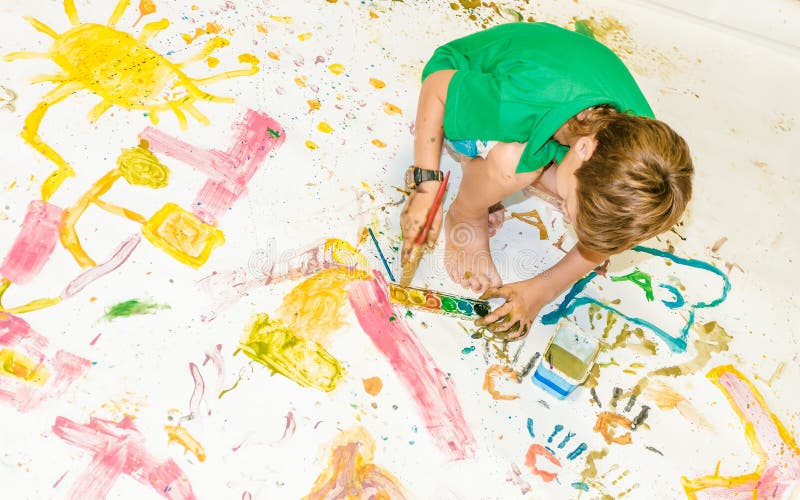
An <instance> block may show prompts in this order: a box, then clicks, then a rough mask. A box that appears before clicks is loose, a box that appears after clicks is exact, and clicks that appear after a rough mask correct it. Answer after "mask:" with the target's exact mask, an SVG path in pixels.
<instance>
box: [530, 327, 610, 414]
mask: <svg viewBox="0 0 800 500" xmlns="http://www.w3.org/2000/svg"><path fill="white" fill-rule="evenodd" d="M598 352H600V343H599V342H598V341H597V339H595V338H594V337H591V336H588V335H586V334H584V333H583V331H582V330H581V329H580V328H578V327H577V326H576V325H575V324H573V323H571V322H568V321H566V320H562V321H561V322H560V323H559V327H558V329H557V330H556V333H555V334H554V335H553V338H551V339H550V342H549V343H548V344H547V348H546V349H545V351H544V355H543V356H542V360H541V362H540V363H539V366H537V367H536V371H535V372H533V377H532V380H533V383H534V384H536V385H538V386H539V387H541V388H542V389H544V390H545V391H546V392H548V393H550V394H552V395H553V396H555V397H557V398H559V399H564V398H566V397H567V396H568V395H569V394H570V393H571V392H572V391H573V390H575V388H576V387H578V386H579V385H581V384H582V383H584V382H585V381H586V378H587V377H588V376H589V371H590V370H591V369H592V366H593V365H594V362H595V358H597V353H598Z"/></svg>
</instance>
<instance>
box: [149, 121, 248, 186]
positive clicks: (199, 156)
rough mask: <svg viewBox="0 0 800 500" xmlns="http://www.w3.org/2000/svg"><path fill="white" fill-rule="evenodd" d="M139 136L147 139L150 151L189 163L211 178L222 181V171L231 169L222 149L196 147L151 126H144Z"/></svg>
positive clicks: (223, 176) (223, 178)
mask: <svg viewBox="0 0 800 500" xmlns="http://www.w3.org/2000/svg"><path fill="white" fill-rule="evenodd" d="M139 137H140V138H141V139H144V140H146V141H147V143H148V148H149V149H150V151H151V152H153V153H155V154H163V155H166V156H169V157H170V158H174V159H176V160H178V161H180V162H182V163H185V164H187V165H190V166H191V167H192V168H193V169H195V170H197V171H198V172H202V173H204V174H206V175H207V176H208V177H209V178H211V179H215V180H219V181H223V180H225V175H224V172H227V171H230V170H231V169H232V166H231V165H230V161H231V160H230V158H229V157H228V155H227V154H226V153H224V152H223V151H217V150H215V149H202V148H196V147H194V146H193V145H191V144H189V143H188V142H184V141H182V140H180V139H177V138H175V137H173V136H171V135H169V134H167V133H164V132H162V131H160V130H158V129H154V128H152V127H147V128H145V129H144V130H143V131H142V132H141V133H140V134H139Z"/></svg>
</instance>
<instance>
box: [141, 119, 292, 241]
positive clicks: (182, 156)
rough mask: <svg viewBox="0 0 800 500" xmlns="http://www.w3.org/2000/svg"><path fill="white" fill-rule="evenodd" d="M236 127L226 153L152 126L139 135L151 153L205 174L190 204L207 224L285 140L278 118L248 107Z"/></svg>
mask: <svg viewBox="0 0 800 500" xmlns="http://www.w3.org/2000/svg"><path fill="white" fill-rule="evenodd" d="M235 130H236V133H237V135H236V137H235V139H234V144H233V146H232V147H231V148H229V149H228V151H225V152H222V151H216V150H213V149H209V150H205V149H201V148H195V147H194V146H192V145H191V144H189V143H186V142H183V141H181V140H179V139H176V138H174V137H172V136H170V135H167V134H165V133H164V132H161V131H159V130H156V129H154V128H152V127H147V128H146V129H145V130H143V131H142V133H141V134H139V136H140V137H141V138H142V139H144V140H146V141H147V142H148V144H149V147H150V151H152V152H153V153H160V154H164V155H167V156H170V157H172V158H174V159H176V160H179V161H182V162H184V163H186V164H188V165H191V166H192V167H193V168H194V169H196V170H199V171H201V172H203V173H205V174H206V175H208V177H209V179H208V180H207V181H206V183H205V185H204V186H203V187H202V188H201V189H200V192H199V193H198V194H197V196H196V198H195V202H194V203H192V206H193V207H194V214H195V215H196V216H197V217H198V218H199V219H201V220H202V221H204V222H206V223H207V224H211V225H216V221H217V219H219V218H220V217H222V216H223V215H224V214H225V213H226V212H227V211H228V210H230V208H231V207H232V206H233V203H234V202H235V201H236V200H237V199H239V197H241V196H242V195H243V194H244V193H245V191H246V186H247V183H248V182H249V181H250V179H251V178H252V177H253V175H254V174H255V173H256V171H257V170H258V168H259V167H260V166H261V163H262V162H263V161H264V159H265V158H266V157H267V155H268V154H269V153H270V152H271V151H272V150H273V149H275V148H277V147H279V146H280V145H281V144H283V142H284V141H285V140H286V133H285V132H284V130H283V128H282V127H281V126H280V124H279V123H278V122H277V121H275V120H274V119H272V118H270V117H269V116H267V115H266V114H265V113H261V112H258V111H254V110H252V109H249V110H247V112H246V113H245V115H244V119H243V120H242V122H241V123H239V124H238V126H236V127H235Z"/></svg>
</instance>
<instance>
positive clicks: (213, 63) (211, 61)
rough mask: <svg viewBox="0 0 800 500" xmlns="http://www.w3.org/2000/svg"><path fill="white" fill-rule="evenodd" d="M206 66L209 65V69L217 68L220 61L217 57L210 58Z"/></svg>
mask: <svg viewBox="0 0 800 500" xmlns="http://www.w3.org/2000/svg"><path fill="white" fill-rule="evenodd" d="M206 64H207V65H208V67H209V68H216V67H217V65H218V64H219V59H217V58H216V57H209V58H208V59H206Z"/></svg>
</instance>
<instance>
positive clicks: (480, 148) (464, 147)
mask: <svg viewBox="0 0 800 500" xmlns="http://www.w3.org/2000/svg"><path fill="white" fill-rule="evenodd" d="M445 142H446V143H447V145H448V146H450V147H451V148H452V149H453V151H455V152H456V153H458V154H461V155H464V156H467V157H469V158H475V157H478V156H480V157H481V158H483V159H484V160H485V159H486V157H487V156H488V155H489V151H491V150H492V148H493V147H495V146H496V145H497V141H478V140H475V139H463V140H460V141H451V140H450V139H447V138H445Z"/></svg>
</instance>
